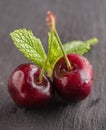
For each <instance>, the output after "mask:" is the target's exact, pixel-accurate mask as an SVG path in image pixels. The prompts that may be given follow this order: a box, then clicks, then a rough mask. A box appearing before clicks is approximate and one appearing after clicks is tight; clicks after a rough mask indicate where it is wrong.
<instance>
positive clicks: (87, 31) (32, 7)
mask: <svg viewBox="0 0 106 130" xmlns="http://www.w3.org/2000/svg"><path fill="white" fill-rule="evenodd" d="M47 10H52V11H54V13H55V14H56V16H57V19H58V23H57V29H58V32H59V35H60V37H61V40H62V42H63V43H64V42H67V41H70V40H75V39H77V40H87V39H89V38H92V37H98V38H99V40H100V42H99V44H97V45H95V46H93V48H92V50H91V51H90V52H89V53H87V54H86V55H85V56H86V57H87V58H88V59H89V60H90V62H91V63H92V65H93V67H94V71H95V82H94V85H93V89H92V92H91V94H90V95H89V97H88V98H86V100H84V101H82V102H79V103H73V104H69V105H64V104H63V103H56V104H52V105H50V106H48V107H46V108H44V109H43V108H41V109H31V110H27V109H21V108H18V107H17V106H16V105H15V104H14V102H13V101H12V99H11V97H10V96H9V94H8V90H7V80H8V76H9V74H10V73H11V71H12V70H13V69H14V68H15V67H16V66H18V65H19V64H21V63H25V62H29V61H28V60H27V59H26V58H25V57H24V56H23V55H22V54H21V53H20V52H19V51H18V50H17V49H16V48H15V46H14V45H13V43H12V41H11V39H10V37H9V33H10V32H11V31H13V30H14V29H18V28H22V27H25V28H27V29H31V30H33V32H34V35H36V36H37V37H40V38H41V40H42V43H43V45H44V47H45V49H46V48H47V32H48V27H47V26H46V23H45V17H46V12H47ZM46 50H47V49H46ZM105 66H106V0H0V130H106V85H105V80H106V68H105Z"/></svg>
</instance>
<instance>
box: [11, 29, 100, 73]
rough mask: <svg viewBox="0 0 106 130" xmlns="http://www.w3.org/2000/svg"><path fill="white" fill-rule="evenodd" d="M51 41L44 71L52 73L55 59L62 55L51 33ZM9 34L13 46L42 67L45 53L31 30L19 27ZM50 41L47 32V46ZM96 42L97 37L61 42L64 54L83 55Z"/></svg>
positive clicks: (49, 35)
mask: <svg viewBox="0 0 106 130" xmlns="http://www.w3.org/2000/svg"><path fill="white" fill-rule="evenodd" d="M52 35H53V37H52V39H53V42H52V46H51V51H50V53H49V60H48V63H47V66H46V72H47V73H52V71H53V67H54V65H55V63H56V61H57V60H58V59H59V58H60V57H61V56H63V53H62V51H61V48H60V46H59V44H58V41H57V39H56V37H55V35H54V34H52ZM10 36H11V38H12V40H13V42H14V44H15V46H16V47H17V48H18V49H19V50H20V51H21V52H22V53H23V55H24V56H25V57H27V58H28V59H29V60H31V61H32V62H33V63H35V64H37V65H38V66H39V67H41V68H43V66H44V64H45V61H46V59H47V55H46V53H45V50H44V48H43V46H42V43H41V41H40V39H39V38H36V37H35V36H34V35H33V33H32V31H31V30H26V29H25V28H24V29H19V30H15V31H13V32H11V33H10ZM50 42H51V32H49V33H48V48H49V46H50V44H51V43H50ZM96 43H98V39H97V38H92V39H90V40H87V41H71V42H68V43H65V44H63V48H64V50H65V53H66V54H69V53H75V54H80V55H83V54H85V53H87V52H88V51H89V50H90V49H91V46H92V45H93V44H96Z"/></svg>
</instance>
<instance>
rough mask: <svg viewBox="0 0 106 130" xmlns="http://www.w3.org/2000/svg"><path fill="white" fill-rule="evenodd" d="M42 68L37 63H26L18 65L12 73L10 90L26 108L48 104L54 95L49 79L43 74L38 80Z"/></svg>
mask: <svg viewBox="0 0 106 130" xmlns="http://www.w3.org/2000/svg"><path fill="white" fill-rule="evenodd" d="M40 72H41V69H39V68H38V67H37V66H36V65H33V64H30V63H26V64H22V65H20V66H18V67H17V68H16V69H15V70H14V71H13V72H12V74H11V75H10V77H9V80H8V90H9V93H10V95H11V97H12V99H13V100H14V102H15V103H16V104H17V105H19V106H21V107H26V108H31V107H40V106H44V105H46V104H47V103H48V102H49V101H50V99H51V98H52V96H53V89H52V85H51V82H50V81H49V79H48V78H47V77H46V76H44V75H43V78H42V82H39V81H38V77H39V74H40Z"/></svg>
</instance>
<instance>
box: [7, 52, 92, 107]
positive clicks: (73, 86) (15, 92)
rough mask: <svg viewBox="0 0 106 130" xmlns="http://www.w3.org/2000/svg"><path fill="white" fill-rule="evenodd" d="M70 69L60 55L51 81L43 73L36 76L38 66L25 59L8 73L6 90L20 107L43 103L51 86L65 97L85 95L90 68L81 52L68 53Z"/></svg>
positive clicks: (48, 97) (45, 101)
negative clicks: (24, 61)
mask: <svg viewBox="0 0 106 130" xmlns="http://www.w3.org/2000/svg"><path fill="white" fill-rule="evenodd" d="M68 59H69V61H70V63H71V66H72V70H67V65H66V62H65V59H64V57H62V58H60V59H59V60H58V61H57V63H56V64H55V67H54V71H53V83H52V82H51V81H50V79H48V77H46V76H45V75H43V77H42V81H41V82H39V80H38V77H39V75H40V72H41V69H39V68H38V67H37V66H36V65H33V64H30V63H27V64H22V65H20V66H18V67H17V68H16V69H15V70H14V71H13V73H12V74H11V76H10V78H9V82H8V84H9V85H8V86H9V92H10V95H11V96H12V98H13V100H14V101H15V103H16V104H18V105H19V106H22V107H33V106H44V105H45V104H47V103H48V102H49V101H50V100H51V99H52V98H53V96H54V88H55V89H56V90H57V92H58V94H59V95H60V96H61V97H63V98H64V99H66V100H67V101H79V100H82V99H85V98H86V97H87V96H88V95H89V93H90V91H91V86H92V82H93V69H92V67H91V65H90V63H89V62H88V60H87V59H85V58H84V57H82V56H79V55H76V54H69V55H68Z"/></svg>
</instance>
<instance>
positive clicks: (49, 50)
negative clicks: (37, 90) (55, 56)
mask: <svg viewBox="0 0 106 130" xmlns="http://www.w3.org/2000/svg"><path fill="white" fill-rule="evenodd" d="M53 33H54V32H53V30H52V29H51V41H50V44H49V48H48V54H47V59H46V61H45V64H44V66H43V68H42V70H41V73H40V75H39V81H40V82H41V81H42V77H43V74H44V72H45V69H46V65H47V63H48V61H49V56H50V52H51V47H52V44H53Z"/></svg>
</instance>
